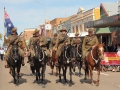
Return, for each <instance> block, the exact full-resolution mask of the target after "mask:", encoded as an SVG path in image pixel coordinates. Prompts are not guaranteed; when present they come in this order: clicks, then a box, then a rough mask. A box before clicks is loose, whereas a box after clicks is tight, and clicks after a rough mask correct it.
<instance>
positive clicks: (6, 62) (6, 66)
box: [5, 59, 9, 68]
mask: <svg viewBox="0 0 120 90" xmlns="http://www.w3.org/2000/svg"><path fill="white" fill-rule="evenodd" d="M5 68H9V64H8V61H7V60H6V59H5Z"/></svg>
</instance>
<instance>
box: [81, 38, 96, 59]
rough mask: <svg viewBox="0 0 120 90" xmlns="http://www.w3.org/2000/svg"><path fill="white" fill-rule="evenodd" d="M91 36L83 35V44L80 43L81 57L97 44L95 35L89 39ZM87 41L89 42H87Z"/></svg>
mask: <svg viewBox="0 0 120 90" xmlns="http://www.w3.org/2000/svg"><path fill="white" fill-rule="evenodd" d="M90 38H91V36H85V37H84V40H83V44H82V58H85V56H86V54H87V52H88V50H89V49H90V48H91V47H92V46H94V45H97V44H98V39H97V37H96V36H94V37H93V38H92V40H90V41H89V39H90ZM88 41H89V42H88Z"/></svg>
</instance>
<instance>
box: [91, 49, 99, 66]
mask: <svg viewBox="0 0 120 90" xmlns="http://www.w3.org/2000/svg"><path fill="white" fill-rule="evenodd" d="M92 52H93V49H92V50H91V57H92V59H93V60H94V61H95V63H96V64H97V63H98V61H99V60H100V58H99V57H100V54H99V52H98V48H97V51H96V52H97V54H98V59H95V58H94V57H93V53H92Z"/></svg>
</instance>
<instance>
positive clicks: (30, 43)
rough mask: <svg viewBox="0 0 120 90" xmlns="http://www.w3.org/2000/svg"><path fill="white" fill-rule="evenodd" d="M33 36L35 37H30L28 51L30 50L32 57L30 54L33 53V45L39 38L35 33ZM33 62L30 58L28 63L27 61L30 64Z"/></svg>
mask: <svg viewBox="0 0 120 90" xmlns="http://www.w3.org/2000/svg"><path fill="white" fill-rule="evenodd" d="M32 34H33V36H32V37H30V40H29V43H28V50H29V54H28V55H29V56H30V57H31V55H30V53H31V51H32V50H33V45H34V40H35V38H37V37H36V36H35V31H34V32H33V33H32ZM30 61H31V60H30V58H29V59H28V61H27V63H29V62H30Z"/></svg>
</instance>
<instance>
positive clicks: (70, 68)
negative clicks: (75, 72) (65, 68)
mask: <svg viewBox="0 0 120 90" xmlns="http://www.w3.org/2000/svg"><path fill="white" fill-rule="evenodd" d="M69 70H70V83H72V64H70V66H69Z"/></svg>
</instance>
